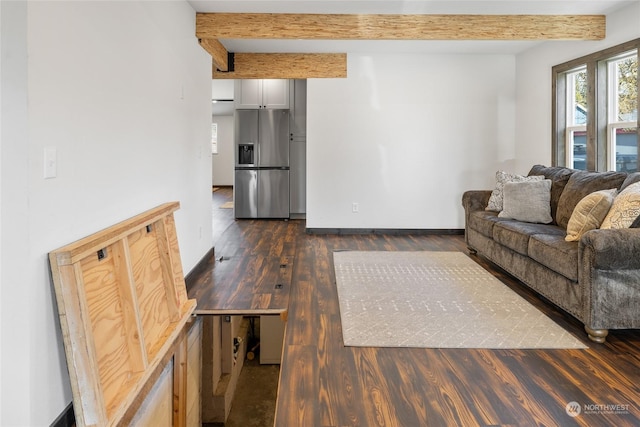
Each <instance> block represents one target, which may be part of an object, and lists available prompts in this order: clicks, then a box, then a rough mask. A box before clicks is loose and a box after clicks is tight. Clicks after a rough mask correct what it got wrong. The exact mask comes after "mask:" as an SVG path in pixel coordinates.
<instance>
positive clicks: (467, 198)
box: [462, 190, 491, 213]
mask: <svg viewBox="0 0 640 427" xmlns="http://www.w3.org/2000/svg"><path fill="white" fill-rule="evenodd" d="M489 197H491V190H470V191H465V192H464V194H463V195H462V206H463V207H464V210H465V212H466V213H469V212H474V211H483V210H484V208H486V207H487V204H488V203H489Z"/></svg>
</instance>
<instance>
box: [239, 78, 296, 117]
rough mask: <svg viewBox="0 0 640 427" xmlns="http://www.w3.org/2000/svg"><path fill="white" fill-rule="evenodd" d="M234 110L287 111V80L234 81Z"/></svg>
mask: <svg viewBox="0 0 640 427" xmlns="http://www.w3.org/2000/svg"><path fill="white" fill-rule="evenodd" d="M234 98H235V107H236V109H274V110H275V109H284V110H286V109H288V108H289V80H286V79H238V80H236V81H235V93H234Z"/></svg>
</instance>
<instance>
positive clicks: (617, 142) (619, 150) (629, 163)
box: [613, 128, 638, 172]
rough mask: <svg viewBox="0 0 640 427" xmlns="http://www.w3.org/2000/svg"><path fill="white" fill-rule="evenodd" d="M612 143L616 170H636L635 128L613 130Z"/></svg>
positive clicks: (636, 147) (636, 134) (636, 145)
mask: <svg viewBox="0 0 640 427" xmlns="http://www.w3.org/2000/svg"><path fill="white" fill-rule="evenodd" d="M613 143H614V147H615V152H616V170H617V171H621V172H636V171H637V170H638V133H637V131H636V128H624V129H615V132H614V135H613Z"/></svg>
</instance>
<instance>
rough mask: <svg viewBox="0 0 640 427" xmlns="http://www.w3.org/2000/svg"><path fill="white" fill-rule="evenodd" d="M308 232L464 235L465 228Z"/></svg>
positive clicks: (314, 230) (310, 231)
mask: <svg viewBox="0 0 640 427" xmlns="http://www.w3.org/2000/svg"><path fill="white" fill-rule="evenodd" d="M305 231H306V232H307V234H342V235H349V234H388V235H396V236H403V235H409V234H412V235H418V236H420V235H422V236H429V235H463V234H464V228H307V229H306V230H305Z"/></svg>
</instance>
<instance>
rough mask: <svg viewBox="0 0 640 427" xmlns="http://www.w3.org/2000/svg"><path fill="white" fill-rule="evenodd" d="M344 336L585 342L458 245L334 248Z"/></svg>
mask: <svg viewBox="0 0 640 427" xmlns="http://www.w3.org/2000/svg"><path fill="white" fill-rule="evenodd" d="M333 262H334V267H335V273H336V284H337V287H338V298H339V300H340V315H341V318H342V333H343V336H344V344H345V345H347V346H357V347H429V348H491V349H499V348H509V349H520V348H528V349H533V348H587V347H586V346H585V345H584V344H583V343H582V342H581V341H580V340H578V339H577V338H575V337H574V336H573V335H572V334H570V333H569V332H567V331H565V330H564V329H563V328H561V327H560V326H559V325H557V324H556V323H555V322H553V321H552V320H551V319H549V318H548V317H547V316H546V315H544V314H543V313H542V312H541V311H540V310H538V309H537V308H535V307H534V306H532V305H531V304H530V303H528V302H527V301H526V300H524V299H523V298H522V297H520V296H519V295H518V294H516V293H515V292H513V291H512V290H511V289H509V287H507V286H506V285H505V284H503V283H502V282H500V280H498V279H497V278H495V277H494V276H492V275H491V274H490V273H489V272H487V271H486V270H484V269H483V268H482V267H481V266H480V265H478V264H476V263H475V262H474V261H473V260H471V259H470V258H469V257H467V256H466V255H465V254H463V253H461V252H382V251H367V252H358V251H345V252H334V254H333Z"/></svg>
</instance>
